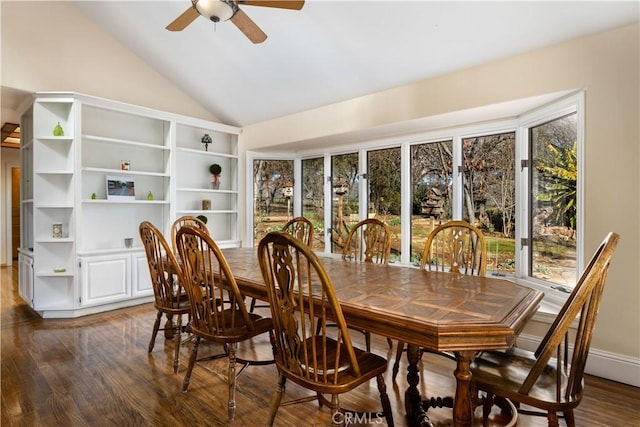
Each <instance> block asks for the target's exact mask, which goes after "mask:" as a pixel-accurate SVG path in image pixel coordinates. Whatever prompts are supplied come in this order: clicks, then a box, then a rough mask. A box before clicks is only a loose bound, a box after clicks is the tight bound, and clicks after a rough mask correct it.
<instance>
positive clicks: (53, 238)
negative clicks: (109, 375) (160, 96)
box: [18, 92, 240, 317]
mask: <svg viewBox="0 0 640 427" xmlns="http://www.w3.org/2000/svg"><path fill="white" fill-rule="evenodd" d="M58 123H60V126H61V127H62V129H63V130H64V135H54V131H53V130H54V127H55V126H56V125H57V124H58ZM21 130H22V135H23V142H22V148H21V155H22V160H21V163H22V170H23V172H22V183H21V191H22V196H21V200H22V203H21V216H22V224H23V230H22V233H21V248H20V259H19V264H18V265H19V269H20V273H19V276H20V286H19V288H20V295H21V296H22V298H24V299H25V300H26V301H28V302H29V304H30V305H31V306H32V307H33V308H34V309H35V310H36V311H38V312H39V313H40V314H41V315H42V316H43V317H77V316H81V315H84V314H90V313H94V312H97V311H105V310H110V309H113V308H119V307H123V306H126V305H133V304H138V303H142V302H146V301H151V300H152V296H153V292H152V289H151V285H150V280H149V273H148V269H147V262H146V259H145V254H144V249H143V248H142V246H141V242H140V238H139V234H138V226H139V224H140V222H142V221H145V220H147V221H151V222H152V223H153V224H155V225H156V226H157V227H158V228H159V229H160V230H163V231H164V232H165V233H168V232H169V227H170V224H171V222H172V221H173V220H174V219H175V218H177V217H178V216H182V215H196V216H197V215H204V216H206V217H207V220H208V222H207V225H208V227H209V229H210V231H211V234H212V236H213V237H214V238H215V239H216V241H217V242H218V243H219V245H220V246H222V247H228V246H238V245H239V244H240V242H239V239H238V236H239V233H238V212H237V206H238V188H237V182H238V181H237V179H238V172H237V167H238V157H237V135H238V133H239V129H238V128H235V127H232V126H227V125H222V124H218V123H213V122H208V121H203V120H199V119H193V118H189V117H184V116H179V115H175V114H171V113H166V112H161V111H157V110H152V109H148V108H144V107H139V106H134V105H129V104H123V103H119V102H114V101H109V100H105V99H102V98H95V97H90V96H86V95H80V94H75V93H69V92H46V93H37V94H36V95H35V97H34V101H33V103H32V105H30V106H29V107H28V108H27V109H26V110H25V111H24V113H23V114H22V118H21ZM58 133H59V132H58ZM205 133H206V134H209V135H210V136H211V138H212V143H211V144H209V146H208V150H205V146H204V144H202V142H201V139H202V137H203V135H204V134H205ZM125 163H126V164H127V167H124V166H123V165H124V164H125ZM212 163H218V164H220V165H221V167H222V170H223V172H222V176H221V186H220V188H219V189H216V190H214V189H212V187H211V176H210V173H209V165H210V164H212ZM203 200H209V201H210V206H211V208H208V209H203ZM60 225H61V227H62V229H61V233H60V231H59V230H60ZM125 238H133V242H134V243H133V245H132V246H131V247H125ZM167 238H169V236H167Z"/></svg>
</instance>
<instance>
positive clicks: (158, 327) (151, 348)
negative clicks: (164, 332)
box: [148, 311, 162, 353]
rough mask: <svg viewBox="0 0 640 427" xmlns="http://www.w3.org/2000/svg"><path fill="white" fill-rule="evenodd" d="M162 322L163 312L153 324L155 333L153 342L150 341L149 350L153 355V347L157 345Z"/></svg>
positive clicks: (153, 333) (152, 334) (152, 335)
mask: <svg viewBox="0 0 640 427" xmlns="http://www.w3.org/2000/svg"><path fill="white" fill-rule="evenodd" d="M161 320H162V312H161V311H158V314H157V315H156V321H155V323H154V324H153V332H151V341H149V349H148V352H149V353H151V351H152V350H153V346H154V345H155V344H156V336H157V335H158V331H159V330H160V321H161Z"/></svg>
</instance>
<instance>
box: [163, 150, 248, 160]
mask: <svg viewBox="0 0 640 427" xmlns="http://www.w3.org/2000/svg"><path fill="white" fill-rule="evenodd" d="M176 151H179V152H181V153H186V154H193V155H197V156H211V157H225V158H229V159H237V158H238V156H237V155H235V154H228V153H220V152H217V151H204V150H195V149H193V148H180V147H178V148H177V149H176Z"/></svg>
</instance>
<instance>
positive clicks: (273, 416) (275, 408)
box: [267, 374, 287, 427]
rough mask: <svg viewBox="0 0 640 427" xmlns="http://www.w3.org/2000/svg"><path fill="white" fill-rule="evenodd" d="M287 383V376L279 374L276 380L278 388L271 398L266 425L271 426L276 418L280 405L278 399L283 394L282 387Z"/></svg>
mask: <svg viewBox="0 0 640 427" xmlns="http://www.w3.org/2000/svg"><path fill="white" fill-rule="evenodd" d="M286 384H287V378H286V377H285V376H284V375H282V374H281V375H280V379H279V380H278V390H277V391H276V394H275V395H274V396H273V399H272V400H271V407H270V408H269V422H268V423H267V426H269V427H271V426H273V422H274V421H275V419H276V413H277V412H278V408H279V407H280V401H281V400H282V395H283V394H284V389H285V386H286Z"/></svg>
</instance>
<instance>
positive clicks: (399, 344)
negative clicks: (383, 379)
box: [391, 341, 404, 381]
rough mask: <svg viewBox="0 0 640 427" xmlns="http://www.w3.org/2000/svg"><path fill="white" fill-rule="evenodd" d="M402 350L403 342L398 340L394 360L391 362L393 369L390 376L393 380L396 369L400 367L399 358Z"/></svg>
mask: <svg viewBox="0 0 640 427" xmlns="http://www.w3.org/2000/svg"><path fill="white" fill-rule="evenodd" d="M403 351H404V342H402V341H398V347H396V360H395V362H393V371H392V375H391V378H392V379H393V381H395V380H396V376H397V375H398V370H399V369H400V359H402V352H403Z"/></svg>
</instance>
